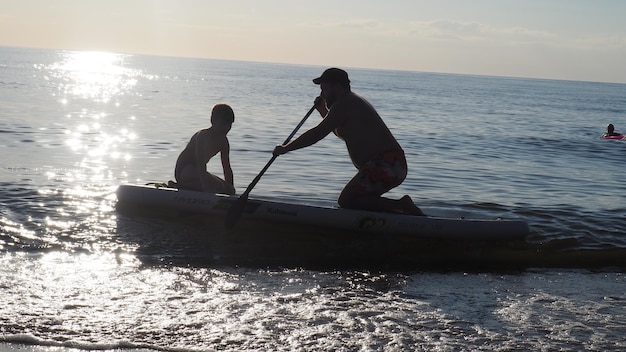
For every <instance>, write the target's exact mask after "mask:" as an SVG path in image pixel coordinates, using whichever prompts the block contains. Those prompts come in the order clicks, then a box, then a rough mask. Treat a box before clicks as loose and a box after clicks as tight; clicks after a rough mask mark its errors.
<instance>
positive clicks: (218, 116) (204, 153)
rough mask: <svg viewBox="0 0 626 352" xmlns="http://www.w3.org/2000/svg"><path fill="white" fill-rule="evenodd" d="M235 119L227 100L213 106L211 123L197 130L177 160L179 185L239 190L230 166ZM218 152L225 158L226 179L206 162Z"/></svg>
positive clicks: (218, 190)
mask: <svg viewBox="0 0 626 352" xmlns="http://www.w3.org/2000/svg"><path fill="white" fill-rule="evenodd" d="M234 121H235V113H234V112H233V109H232V108H231V107H230V106H229V105H227V104H216V105H214V106H213V109H212V110H211V127H210V128H207V129H203V130H200V131H198V132H196V133H195V134H194V135H193V136H192V137H191V139H190V140H189V143H188V144H187V146H186V147H185V149H184V150H183V151H182V152H181V153H180V155H179V156H178V159H177V160H176V169H175V171H174V174H175V176H176V187H178V188H179V189H188V190H193V191H202V192H211V193H222V194H229V195H233V194H235V187H234V183H233V170H232V168H231V166H230V155H229V154H230V144H229V143H228V138H227V137H226V135H227V134H228V131H230V128H231V126H232V124H233V122H234ZM217 153H220V157H221V159H222V168H223V170H224V180H222V179H221V178H219V177H217V176H215V175H213V174H211V173H209V172H207V170H206V165H207V163H208V162H209V160H211V158H212V157H214V156H215V155H216V154H217Z"/></svg>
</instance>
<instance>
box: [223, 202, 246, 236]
mask: <svg viewBox="0 0 626 352" xmlns="http://www.w3.org/2000/svg"><path fill="white" fill-rule="evenodd" d="M247 202H248V194H247V193H244V194H242V195H241V197H239V199H237V201H235V204H233V205H232V206H231V207H230V209H228V213H226V217H225V218H224V228H225V229H227V230H230V229H232V228H233V227H234V226H235V224H236V223H237V221H238V220H239V218H240V217H241V214H243V211H244V209H245V208H246V203H247Z"/></svg>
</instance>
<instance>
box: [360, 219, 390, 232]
mask: <svg viewBox="0 0 626 352" xmlns="http://www.w3.org/2000/svg"><path fill="white" fill-rule="evenodd" d="M385 226H387V219H385V218H378V217H374V216H366V217H364V218H361V219H360V220H357V221H356V227H357V228H358V229H359V230H376V229H381V228H383V227H385Z"/></svg>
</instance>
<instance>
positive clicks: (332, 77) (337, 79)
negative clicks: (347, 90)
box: [313, 67, 350, 84]
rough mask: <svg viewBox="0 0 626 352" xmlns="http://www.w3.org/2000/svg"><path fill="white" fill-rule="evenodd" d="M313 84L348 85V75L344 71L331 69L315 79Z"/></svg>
mask: <svg viewBox="0 0 626 352" xmlns="http://www.w3.org/2000/svg"><path fill="white" fill-rule="evenodd" d="M313 83H315V84H321V83H350V80H349V79H348V73H347V72H346V71H344V70H342V69H340V68H336V67H331V68H329V69H327V70H326V71H324V73H322V75H321V76H319V77H317V78H315V79H314V80H313Z"/></svg>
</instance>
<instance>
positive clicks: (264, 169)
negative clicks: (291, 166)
mask: <svg viewBox="0 0 626 352" xmlns="http://www.w3.org/2000/svg"><path fill="white" fill-rule="evenodd" d="M314 110H315V105H313V107H311V109H309V112H307V113H306V115H304V118H303V119H302V120H301V121H300V123H299V124H298V126H296V128H294V129H293V131H292V132H291V134H290V135H289V137H287V139H285V141H284V142H283V144H287V143H289V141H290V140H291V139H292V138H293V136H295V134H296V132H298V130H299V129H300V127H302V125H304V122H305V121H306V120H307V119H308V118H309V116H311V114H312V113H313V111H314ZM277 157H278V155H273V156H272V158H271V159H270V161H268V162H267V164H265V167H264V168H263V169H262V170H261V172H259V174H258V175H256V177H255V178H254V180H252V182H250V184H249V185H248V188H246V190H245V192H243V194H242V195H241V197H244V196H245V197H246V198H248V194H250V191H252V188H254V186H256V184H257V183H258V182H259V180H260V179H261V177H262V176H263V174H264V173H265V171H267V169H269V167H270V165H272V163H273V162H274V160H276V158H277ZM241 197H239V198H241Z"/></svg>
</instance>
